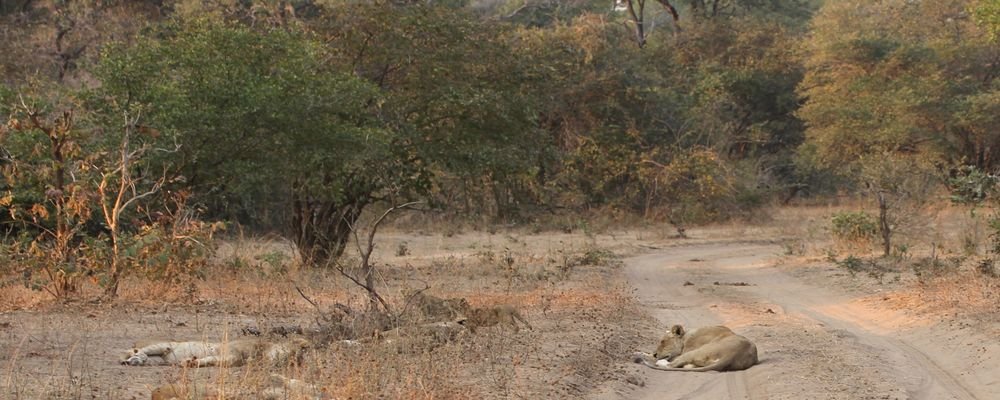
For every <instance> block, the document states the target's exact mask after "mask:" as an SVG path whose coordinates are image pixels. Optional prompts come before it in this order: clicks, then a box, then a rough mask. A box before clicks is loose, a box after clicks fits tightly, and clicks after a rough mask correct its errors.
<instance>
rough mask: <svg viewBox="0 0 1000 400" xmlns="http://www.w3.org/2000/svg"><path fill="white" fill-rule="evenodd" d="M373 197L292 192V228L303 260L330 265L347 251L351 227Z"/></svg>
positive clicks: (314, 264) (309, 263)
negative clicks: (339, 199) (340, 198)
mask: <svg viewBox="0 0 1000 400" xmlns="http://www.w3.org/2000/svg"><path fill="white" fill-rule="evenodd" d="M370 201H371V198H370V197H369V196H368V195H367V194H365V195H358V196H352V197H349V198H347V199H345V201H343V202H337V201H335V200H331V199H328V198H318V197H315V196H310V195H308V194H303V193H298V192H297V193H293V195H292V208H293V209H292V228H293V229H294V232H295V234H294V240H295V246H296V247H297V248H298V251H299V256H300V257H302V262H303V263H305V264H308V265H313V266H329V265H330V263H331V262H332V261H334V260H336V259H337V258H338V257H340V255H341V254H343V253H344V248H345V247H346V245H347V241H348V240H349V239H350V234H351V227H352V226H354V223H355V222H357V220H358V218H359V217H360V216H361V211H362V210H364V207H365V206H367V205H368V203H369V202H370Z"/></svg>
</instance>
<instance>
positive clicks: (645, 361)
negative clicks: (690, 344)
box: [632, 353, 730, 372]
mask: <svg viewBox="0 0 1000 400" xmlns="http://www.w3.org/2000/svg"><path fill="white" fill-rule="evenodd" d="M632 362H635V363H637V364H642V365H645V366H647V367H649V368H652V369H656V370H660V371H682V372H707V371H722V370H723V369H725V367H726V366H727V365H728V364H729V362H730V360H729V359H720V360H719V361H716V362H714V363H712V365H706V366H704V367H696V368H677V367H662V366H659V365H656V363H655V362H651V361H649V357H648V356H646V355H645V354H643V353H636V354H634V355H633V356H632Z"/></svg>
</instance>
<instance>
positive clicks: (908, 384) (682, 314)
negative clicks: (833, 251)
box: [626, 243, 1000, 400]
mask: <svg viewBox="0 0 1000 400" xmlns="http://www.w3.org/2000/svg"><path fill="white" fill-rule="evenodd" d="M779 251H780V248H779V247H777V246H771V245H760V244H745V243H744V244H740V243H715V244H708V245H696V246H686V247H675V248H669V249H666V250H664V251H662V252H660V253H657V254H650V255H645V256H640V257H635V258H632V259H629V260H627V261H626V265H627V268H626V275H627V277H628V279H629V282H630V283H631V284H632V285H633V286H634V287H635V288H636V289H637V293H638V297H639V300H640V302H642V303H643V304H645V305H646V306H647V307H648V308H649V309H650V311H651V313H652V315H653V316H654V317H656V318H657V319H658V320H659V321H660V322H661V324H662V325H663V326H664V327H665V326H669V325H672V324H675V323H681V324H684V325H685V326H688V327H691V328H696V327H700V326H705V325H713V324H725V325H729V326H730V327H732V328H734V330H736V331H737V332H738V333H740V334H743V335H744V336H747V337H748V338H750V339H751V340H753V341H755V342H756V343H757V344H758V348H759V349H760V350H761V364H760V365H758V366H755V367H753V368H751V369H749V370H747V371H739V372H726V373H664V372H663V371H654V370H649V369H645V368H639V367H634V368H635V371H636V373H637V374H639V375H642V376H643V377H644V379H645V381H646V382H647V384H646V385H645V387H642V388H638V389H636V390H633V392H632V393H630V394H629V395H628V396H627V397H628V398H639V399H641V398H655V399H781V398H787V399H796V398H806V397H808V398H816V399H864V398H871V399H928V400H929V399H935V400H936V399H958V400H976V399H981V400H985V399H992V398H1000V397H998V396H996V395H997V393H991V390H990V388H989V387H975V386H972V385H970V384H969V383H968V382H966V381H965V380H963V379H961V377H959V376H957V375H956V373H954V372H949V371H950V370H953V369H954V367H956V366H958V365H963V363H962V359H961V358H962V357H961V356H960V355H949V354H942V353H944V352H940V351H939V349H933V348H918V347H917V346H914V345H912V344H911V342H909V341H907V340H906V337H904V336H901V335H900V334H897V333H896V332H891V331H886V330H884V329H878V328H877V327H878V325H877V324H878V321H877V320H873V319H877V318H878V315H877V314H871V313H868V314H866V313H862V312H859V310H858V309H857V308H856V307H857V306H856V305H852V304H851V303H850V300H851V299H850V298H848V297H847V296H844V295H841V294H839V293H836V292H833V291H831V290H827V289H825V288H817V287H814V286H809V285H807V284H804V283H802V282H801V281H799V280H797V279H795V278H793V277H791V276H789V275H787V274H785V273H783V272H782V271H780V270H779V269H777V268H775V267H773V266H772V259H773V258H775V255H776V254H778V252H779ZM686 282H692V283H694V285H685V283H686ZM712 282H745V283H747V284H749V286H740V287H735V286H728V285H724V284H723V285H718V284H716V285H713V284H712ZM765 310H766V311H765ZM774 310H779V311H778V312H775V311H774ZM880 311H882V310H880ZM924 342H926V341H924ZM653 346H655V341H654V342H652V343H650V347H653ZM647 350H649V349H647ZM929 352H930V353H929ZM928 354H935V355H938V357H937V358H936V359H935V358H932V357H930V356H928ZM949 357H950V358H949ZM936 360H943V361H936ZM993 390H996V389H995V388H994V389H993ZM803 396H805V397H803Z"/></svg>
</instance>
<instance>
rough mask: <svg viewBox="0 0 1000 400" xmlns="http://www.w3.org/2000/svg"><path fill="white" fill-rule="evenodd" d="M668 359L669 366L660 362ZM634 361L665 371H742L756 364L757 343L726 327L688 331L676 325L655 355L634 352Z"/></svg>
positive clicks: (665, 337)
mask: <svg viewBox="0 0 1000 400" xmlns="http://www.w3.org/2000/svg"><path fill="white" fill-rule="evenodd" d="M660 360H667V361H669V366H662V365H660V363H658V361H660ZM633 361H635V362H636V363H640V364H643V365H645V366H647V367H650V368H654V369H658V370H663V371H687V372H702V371H739V370H744V369H747V368H750V367H752V366H754V365H756V364H757V362H758V359H757V346H756V345H754V344H753V343H752V342H750V340H749V339H747V338H745V337H743V336H740V335H737V334H735V333H733V331H732V330H730V329H729V328H727V327H724V326H710V327H705V328H701V329H697V330H695V331H694V332H685V331H684V327H682V326H680V325H674V326H673V327H671V328H670V330H669V331H667V333H666V334H665V335H664V336H663V339H661V340H660V345H659V347H657V349H656V352H655V353H653V354H645V353H635V354H634V355H633Z"/></svg>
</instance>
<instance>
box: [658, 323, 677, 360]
mask: <svg viewBox="0 0 1000 400" xmlns="http://www.w3.org/2000/svg"><path fill="white" fill-rule="evenodd" d="M683 351H684V327H683V326H680V325H674V326H673V327H671V328H670V330H668V331H667V333H666V334H665V335H663V338H662V339H660V345H659V346H658V347H657V348H656V352H655V353H653V357H655V358H656V359H657V360H667V361H670V360H672V359H673V358H674V357H677V356H678V355H680V354H681V353H682V352H683Z"/></svg>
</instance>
